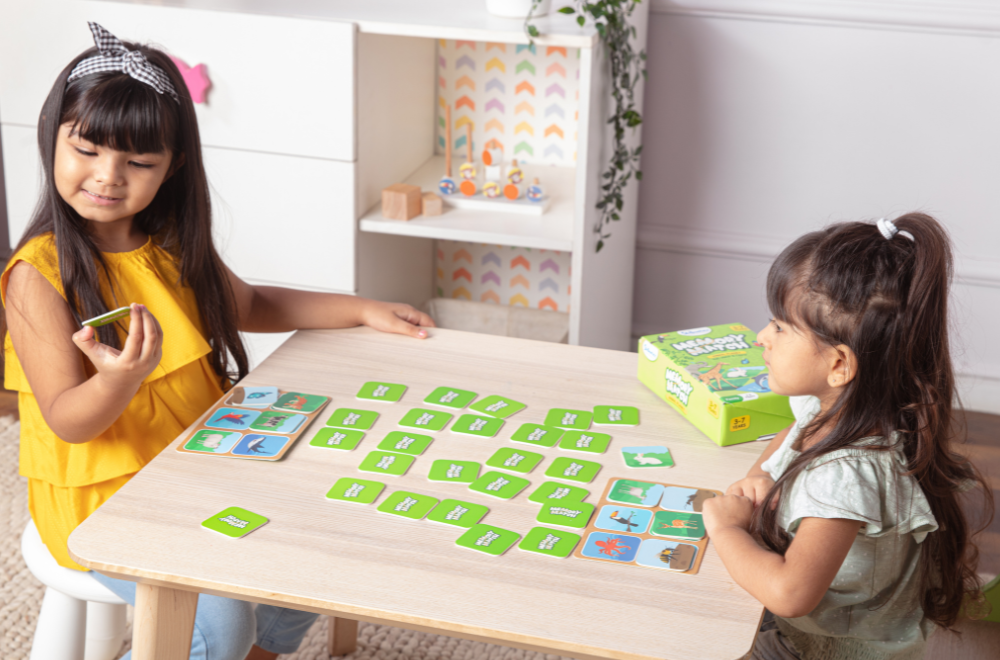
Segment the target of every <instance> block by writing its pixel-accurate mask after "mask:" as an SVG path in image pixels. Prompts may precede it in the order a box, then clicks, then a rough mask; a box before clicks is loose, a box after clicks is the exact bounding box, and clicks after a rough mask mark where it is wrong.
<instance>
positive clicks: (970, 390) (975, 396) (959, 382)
mask: <svg viewBox="0 0 1000 660" xmlns="http://www.w3.org/2000/svg"><path fill="white" fill-rule="evenodd" d="M955 381H956V382H955V385H956V389H957V390H958V396H959V398H960V400H961V402H962V407H963V408H965V409H966V410H975V411H976V412H986V413H993V414H994V415H1000V379H997V378H986V377H984V376H976V375H971V374H956V377H955Z"/></svg>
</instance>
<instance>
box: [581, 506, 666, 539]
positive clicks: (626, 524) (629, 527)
mask: <svg viewBox="0 0 1000 660" xmlns="http://www.w3.org/2000/svg"><path fill="white" fill-rule="evenodd" d="M652 519H653V512H652V511H650V510H649V509H636V508H634V507H629V506H617V505H610V504H606V505H605V506H602V507H601V510H600V511H599V512H598V514H597V519H596V520H595V521H594V527H596V528H597V529H606V530H609V531H612V532H631V533H633V534H645V533H646V530H648V529H649V521H650V520H652Z"/></svg>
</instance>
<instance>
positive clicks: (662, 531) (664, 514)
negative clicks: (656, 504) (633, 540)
mask: <svg viewBox="0 0 1000 660" xmlns="http://www.w3.org/2000/svg"><path fill="white" fill-rule="evenodd" d="M649 533H650V534H656V535H657V536H670V537H673V538H675V539H700V538H703V537H704V536H705V521H704V520H702V518H701V514H700V513H688V512H685V511H657V512H656V515H655V516H653V524H652V525H650V527H649Z"/></svg>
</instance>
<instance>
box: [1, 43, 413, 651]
mask: <svg viewBox="0 0 1000 660" xmlns="http://www.w3.org/2000/svg"><path fill="white" fill-rule="evenodd" d="M90 28H91V31H92V32H93V34H94V41H95V43H96V44H97V47H96V48H91V49H89V50H87V51H86V52H84V53H82V54H81V55H80V56H78V57H77V58H76V59H74V60H73V61H72V62H70V64H69V65H68V66H67V67H66V68H65V69H64V70H63V71H62V73H61V74H60V75H59V77H58V78H57V80H56V82H55V85H54V86H53V87H52V91H51V92H50V93H49V96H48V98H47V99H46V101H45V105H44V106H43V108H42V112H41V116H40V118H39V122H38V127H39V128H38V140H39V149H40V152H41V157H42V164H43V169H44V173H45V180H44V184H43V188H42V193H41V199H40V200H39V203H38V205H37V208H36V211H35V213H34V216H33V218H32V220H31V222H30V224H29V225H28V228H27V229H26V231H25V234H24V236H23V237H22V238H21V241H20V243H19V244H18V246H17V249H16V250H15V254H14V256H13V257H12V258H11V260H10V262H9V263H8V264H7V267H6V269H5V270H4V271H3V275H2V278H0V294H2V296H3V303H4V308H5V318H4V322H5V328H4V330H5V335H6V336H5V339H4V352H5V356H6V368H5V379H6V381H5V384H6V387H7V388H8V389H13V390H17V392H18V393H19V394H18V399H19V408H20V414H21V449H20V473H21V474H22V475H23V476H25V477H27V478H28V505H29V508H30V511H31V517H32V520H34V522H35V525H36V526H37V527H38V531H39V533H40V535H41V537H42V540H43V541H44V542H45V545H46V547H47V548H48V549H49V552H51V553H52V555H53V557H55V559H56V561H57V562H58V563H59V564H60V565H62V566H66V567H68V568H73V569H76V570H85V569H84V568H83V567H82V566H79V565H78V564H76V563H75V562H74V561H73V559H72V558H71V557H70V555H69V552H68V551H67V547H66V540H67V538H68V537H69V535H70V532H72V531H73V529H75V528H76V527H77V525H79V524H80V523H81V522H82V521H83V520H84V519H85V518H87V516H89V515H90V514H91V513H93V512H94V511H95V510H96V509H97V508H98V507H99V506H101V504H102V503H103V502H104V501H105V500H107V499H108V498H109V497H110V496H111V495H112V494H114V493H115V492H116V491H117V490H118V489H119V488H121V487H122V485H124V484H125V482H127V481H128V480H129V479H130V478H131V477H132V476H133V475H135V473H136V472H138V471H139V470H140V469H142V467H143V466H144V465H146V463H148V462H149V461H150V460H152V458H153V457H154V456H156V455H157V454H158V453H159V452H160V451H161V450H163V448H164V447H166V446H167V445H168V444H169V443H170V442H171V441H172V440H173V439H174V438H176V437H177V436H178V435H179V434H180V433H181V432H182V431H183V430H184V429H185V428H187V427H188V425H190V424H191V423H193V422H194V421H195V420H196V419H197V418H198V417H199V416H200V415H201V414H202V413H204V412H205V410H207V409H208V408H209V407H210V406H211V405H212V403H214V402H215V401H216V400H217V399H218V398H219V397H220V396H222V394H223V392H224V391H225V390H226V389H228V388H229V387H230V386H231V384H232V383H234V382H235V381H238V380H239V379H241V378H243V377H244V376H245V375H246V373H247V371H248V364H247V354H246V350H245V349H244V346H243V344H242V342H241V340H240V336H239V334H238V333H239V331H247V332H282V331H288V330H294V329H297V328H343V327H350V326H355V325H360V324H365V325H369V326H371V327H374V328H376V329H379V330H382V331H386V332H397V333H401V334H409V335H411V336H414V337H420V338H422V337H425V336H426V334H427V333H426V331H425V330H423V329H422V328H421V326H433V322H432V321H431V319H430V318H429V317H428V316H427V315H425V314H423V313H421V312H418V311H417V310H415V309H413V308H412V307H410V306H408V305H402V304H390V303H382V302H376V301H372V300H365V299H363V298H356V297H353V296H343V295H336V294H326V293H312V292H304V291H294V290H290V289H281V288H276V287H264V286H251V285H249V284H247V283H246V282H244V281H243V280H241V279H240V278H239V277H237V276H236V275H235V274H234V273H233V272H232V271H231V270H229V268H227V267H226V265H225V264H224V263H223V262H222V260H221V259H220V258H219V255H218V253H217V252H216V250H215V247H214V245H213V243H212V216H211V208H210V204H209V194H208V183H207V180H206V177H205V170H204V166H203V163H202V154H201V143H200V140H199V136H198V126H197V122H196V119H195V113H194V106H193V105H192V102H191V99H190V97H189V96H188V94H187V90H186V87H185V85H184V81H183V78H182V77H181V74H180V72H179V71H178V70H177V67H176V66H175V65H174V64H173V63H172V62H171V60H170V58H169V57H168V56H167V55H166V54H164V53H163V52H161V51H159V50H156V49H153V48H149V47H145V46H139V45H135V44H131V43H122V42H121V41H119V40H118V39H116V38H115V37H114V36H113V35H111V34H110V33H109V32H107V31H106V30H104V29H103V28H102V27H101V26H99V25H97V24H96V23H91V24H90ZM128 303H132V304H131V310H130V316H129V321H128V323H127V324H123V323H121V322H119V323H115V324H114V325H106V326H103V327H100V328H97V329H96V330H95V329H94V328H91V327H83V328H82V329H81V321H83V320H85V319H88V318H91V317H94V316H98V315H100V314H103V313H106V312H108V311H109V310H113V309H115V308H118V307H120V306H123V305H125V304H128ZM93 575H94V576H95V579H98V580H99V581H100V582H102V583H103V584H105V585H107V586H108V587H109V588H111V590H112V591H114V592H116V593H118V594H119V595H120V596H122V597H123V598H125V599H126V600H133V602H134V592H135V585H134V583H129V582H124V581H120V580H113V579H110V578H107V577H105V576H101V575H99V574H97V573H94V574H93ZM314 619H315V615H314V614H310V613H305V612H296V611H293V610H287V609H283V608H277V607H270V606H260V607H258V608H257V611H256V614H255V613H254V610H253V608H252V606H251V605H250V604H249V603H243V602H240V601H234V600H230V599H225V598H218V597H213V596H202V597H201V598H200V599H199V603H198V614H197V619H196V622H195V633H194V637H193V639H192V656H191V657H199V658H212V659H213V660H215V659H217V658H232V659H238V660H242V659H243V658H244V657H245V656H246V655H247V653H248V652H249V651H250V650H251V645H252V644H254V642H256V643H257V644H258V647H257V648H254V649H253V654H252V657H260V658H265V657H275V656H276V654H278V653H289V652H292V651H294V650H295V649H296V648H297V647H298V644H299V642H300V641H301V639H302V636H303V635H304V634H305V631H306V630H307V629H308V627H309V624H311V623H312V621H313V620H314Z"/></svg>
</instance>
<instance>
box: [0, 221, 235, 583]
mask: <svg viewBox="0 0 1000 660" xmlns="http://www.w3.org/2000/svg"><path fill="white" fill-rule="evenodd" d="M103 257H104V259H105V261H106V262H107V265H108V270H109V273H110V275H111V278H112V279H113V280H114V283H115V291H116V293H117V294H118V295H117V298H116V297H115V296H113V295H112V294H111V291H110V287H109V286H108V284H107V282H102V294H103V295H104V299H105V300H107V301H108V303H109V306H110V307H111V308H112V309H113V308H114V307H118V306H124V305H127V304H129V303H133V302H137V303H142V304H144V305H145V306H146V307H147V308H148V309H149V311H150V312H152V313H153V315H154V316H155V317H156V319H157V320H158V321H159V322H160V326H161V327H162V328H163V357H162V358H161V359H160V364H159V366H157V367H156V370H155V371H153V373H152V374H150V375H149V376H148V377H147V378H146V379H145V380H144V381H143V383H142V385H141V386H140V387H139V391H138V392H137V393H136V395H135V397H134V398H133V399H132V402H131V403H130V404H129V406H128V408H126V409H125V412H123V413H122V415H121V417H119V418H118V420H117V421H115V423H114V424H112V425H111V427H110V428H108V429H107V430H106V431H104V433H102V434H101V435H99V436H97V437H96V438H94V439H93V440H91V441H90V442H85V443H82V444H71V443H68V442H64V441H62V440H60V439H59V438H58V437H57V436H56V435H55V433H53V432H52V430H51V429H50V428H49V426H48V424H46V423H45V419H44V418H43V417H42V413H41V410H40V409H39V407H38V402H37V401H36V400H35V397H34V395H33V394H32V392H31V386H30V385H29V383H28V379H27V378H26V377H25V374H24V371H23V370H22V368H21V363H20V362H19V361H18V359H17V355H16V354H15V353H14V347H13V345H12V343H11V339H10V335H7V337H6V339H5V341H4V355H5V359H6V367H5V371H4V378H5V382H4V386H5V387H6V388H7V389H10V390H16V391H17V392H18V407H19V410H20V414H21V448H20V457H21V459H20V473H21V476H24V477H27V478H28V508H29V510H30V512H31V517H32V519H33V520H34V521H35V525H36V526H37V527H38V532H39V533H40V534H41V537H42V540H43V541H44V542H45V545H46V546H47V547H48V549H49V552H51V553H52V556H53V557H55V558H56V561H57V562H59V564H60V565H61V566H66V567H68V568H74V569H77V570H86V569H85V568H84V567H82V566H80V565H79V564H77V563H76V562H74V561H73V560H72V559H71V558H70V556H69V552H68V550H67V548H66V540H67V539H68V538H69V535H70V532H72V531H73V530H74V529H76V527H77V525H79V524H80V523H81V522H83V521H84V520H85V519H86V518H87V516H89V515H90V514H91V513H93V512H94V511H96V510H97V508H98V507H99V506H101V504H103V503H104V502H105V501H106V500H107V499H108V498H109V497H111V496H112V495H113V494H114V493H115V492H116V491H117V490H118V489H119V488H121V487H122V486H123V485H124V484H125V482H127V481H128V480H129V479H130V478H131V477H132V476H133V475H134V474H135V473H136V472H138V471H139V470H140V469H142V467H143V466H144V465H146V463H148V462H149V461H151V460H152V459H153V457H154V456H156V455H157V454H158V453H160V451H162V450H163V448H164V447H166V446H167V445H168V444H170V442H172V441H173V440H174V438H176V437H177V436H178V435H180V433H181V432H182V431H183V430H184V429H185V428H187V427H188V426H189V425H190V424H191V423H193V422H194V421H195V420H196V419H197V418H198V417H199V416H200V415H201V414H202V413H204V412H205V411H206V410H207V409H208V408H209V407H210V406H211V405H212V403H214V402H215V401H216V400H217V399H218V398H219V397H220V396H222V394H223V390H222V387H221V381H220V378H219V376H218V375H216V373H215V372H214V371H213V370H212V366H211V363H210V362H209V354H210V353H211V347H210V346H209V344H208V342H207V341H206V340H205V336H204V332H203V330H202V324H201V316H200V314H199V313H198V305H197V303H196V301H195V297H194V292H193V291H192V290H191V289H190V288H188V287H186V286H181V285H180V283H179V281H180V272H179V270H178V267H177V263H176V261H175V260H174V258H173V257H171V256H170V255H169V254H168V253H167V252H166V251H164V250H163V249H161V248H160V247H159V246H158V245H157V244H156V243H155V242H154V241H153V239H150V240H149V241H147V242H146V244H145V245H144V246H142V247H141V248H138V249H136V250H132V251H131V252H117V253H104V254H103ZM21 261H24V262H27V263H29V264H31V265H32V266H34V267H35V269H37V270H38V272H39V273H41V274H42V275H43V276H44V277H45V279H47V280H48V281H49V282H50V283H51V284H52V286H54V287H55V288H56V290H57V291H58V292H59V294H60V295H62V296H63V297H64V298H65V294H64V292H63V286H62V280H61V279H60V276H59V262H58V258H57V253H56V244H55V238H54V236H53V235H52V234H44V235H42V236H38V237H36V238H34V239H32V240H31V241H29V242H28V244H27V245H25V246H24V247H23V248H22V249H21V250H19V251H18V252H17V254H15V255H14V256H13V257H12V258H11V260H10V261H9V262H8V264H7V267H6V268H5V269H4V272H3V275H2V277H0V295H2V297H3V304H4V305H6V304H7V282H8V280H9V278H10V271H11V269H12V268H13V267H14V266H15V265H16V264H17V263H19V262H21ZM119 334H120V336H121V340H122V342H123V343H124V341H125V333H124V332H123V331H121V330H119ZM81 357H82V356H81ZM84 364H85V367H86V369H87V373H88V375H93V374H94V373H95V370H94V368H93V365H91V364H90V362H89V361H88V360H86V358H84Z"/></svg>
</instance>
